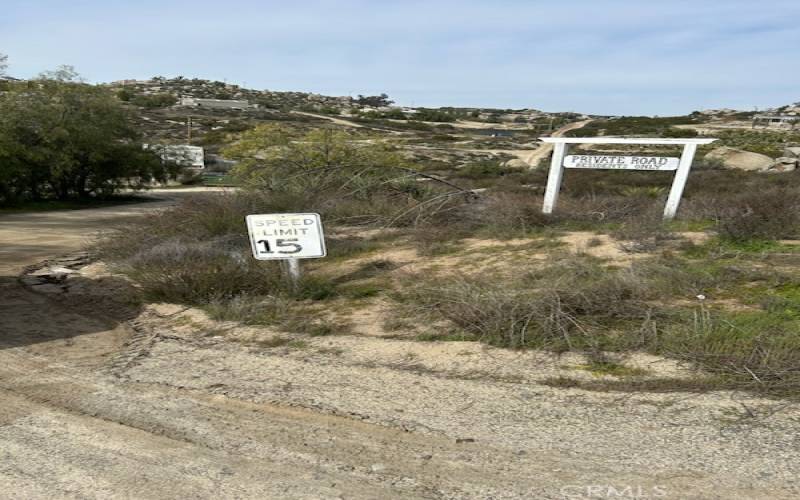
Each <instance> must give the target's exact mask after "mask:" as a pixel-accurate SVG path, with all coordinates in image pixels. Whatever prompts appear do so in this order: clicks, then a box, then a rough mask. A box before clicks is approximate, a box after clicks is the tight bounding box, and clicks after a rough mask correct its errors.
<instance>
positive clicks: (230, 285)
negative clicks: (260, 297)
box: [121, 240, 286, 304]
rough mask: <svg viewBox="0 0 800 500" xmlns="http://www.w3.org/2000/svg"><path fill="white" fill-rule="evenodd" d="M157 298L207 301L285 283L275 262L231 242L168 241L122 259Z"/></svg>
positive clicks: (137, 278)
mask: <svg viewBox="0 0 800 500" xmlns="http://www.w3.org/2000/svg"><path fill="white" fill-rule="evenodd" d="M121 268H122V269H124V270H127V271H128V272H129V274H130V275H131V277H132V278H133V279H134V280H136V282H137V283H139V284H140V285H141V286H142V289H143V291H144V292H145V294H146V295H147V296H148V297H150V298H151V299H155V300H163V301H167V302H178V303H189V304H203V303H205V302H207V301H209V300H211V299H215V298H216V299H220V298H231V297H234V296H236V295H239V294H241V293H253V294H265V293H270V292H273V291H275V290H276V289H281V288H286V287H285V286H284V287H282V286H281V284H282V281H283V278H282V276H281V273H280V270H279V269H278V267H277V265H275V263H263V262H260V261H256V260H254V259H252V258H251V257H250V256H249V255H247V252H246V250H243V249H242V248H241V247H240V246H237V245H233V244H231V242H229V241H225V240H217V241H213V240H212V241H209V242H187V241H180V240H173V241H167V242H164V243H161V244H158V245H155V246H153V247H150V248H143V249H141V250H139V251H138V252H136V254H134V255H133V256H131V257H130V258H129V259H127V260H126V261H125V262H124V263H122V265H121Z"/></svg>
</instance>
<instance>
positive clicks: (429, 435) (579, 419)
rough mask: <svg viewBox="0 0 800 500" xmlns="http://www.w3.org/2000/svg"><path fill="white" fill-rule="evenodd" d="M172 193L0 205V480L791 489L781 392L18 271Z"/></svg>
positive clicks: (793, 469) (245, 491)
mask: <svg viewBox="0 0 800 500" xmlns="http://www.w3.org/2000/svg"><path fill="white" fill-rule="evenodd" d="M158 203H160V204H158ZM168 203H170V202H169V201H163V202H157V203H154V204H151V205H149V206H148V205H129V206H125V207H117V208H113V207H112V208H102V209H92V210H85V211H71V212H63V213H48V214H45V213H41V214H19V215H14V216H5V217H0V238H2V241H3V242H4V248H3V252H4V253H3V255H2V256H3V259H4V260H3V267H2V268H0V269H1V270H2V272H1V273H0V274H2V275H3V276H2V277H0V458H2V459H1V460H0V498H137V499H139V498H145V499H147V498H153V499H156V498H158V499H163V498H481V499H482V498H679V499H688V498H704V499H705V498H720V499H722V498H725V499H729V498H764V499H766V498H770V499H775V498H797V497H798V496H800V484H798V479H797V478H798V477H800V476H798V472H800V470H798V469H800V465H798V464H800V447H798V444H799V443H798V436H800V434H798V429H799V428H800V412H799V411H798V409H797V408H796V407H795V406H793V405H788V404H786V403H785V402H781V401H769V400H762V399H757V398H752V397H747V396H745V395H741V394H733V393H727V392H720V393H711V394H688V393H669V394H630V393H593V392H586V391H580V390H575V389H554V388H550V387H547V386H545V385H542V384H541V381H542V380H543V379H544V378H546V377H548V376H553V375H558V374H561V373H563V371H564V365H565V364H570V363H572V362H574V360H570V359H568V358H562V359H554V358H551V357H549V356H544V355H541V354H537V353H531V352H525V353H520V352H512V351H507V350H502V349H492V348H487V347H485V346H481V345H479V344H475V343H466V342H464V343H461V342H453V343H434V342H414V341H408V340H400V339H382V338H370V337H355V336H334V337H320V338H313V339H306V340H307V342H306V343H305V344H303V345H302V347H291V346H281V347H273V348H265V347H258V346H255V345H249V344H247V343H246V342H241V341H239V339H241V338H243V337H244V336H246V335H256V334H259V332H255V331H253V329H252V328H249V329H247V328H244V327H236V326H234V325H223V326H224V327H225V329H226V330H225V332H224V334H221V333H220V332H218V331H214V330H213V329H211V328H210V327H209V323H208V321H207V320H206V319H204V318H203V317H202V315H201V314H200V313H199V312H198V311H193V310H184V309H183V308H177V307H173V306H166V305H157V306H146V307H132V306H130V305H129V304H127V305H126V304H125V301H124V290H125V288H126V287H128V286H129V285H128V284H127V283H125V282H124V281H122V280H120V279H118V278H114V277H113V276H107V275H103V274H102V273H95V274H91V273H88V272H87V273H85V275H75V276H72V277H70V278H69V279H68V280H67V281H66V285H65V286H64V287H62V288H61V289H53V288H50V289H45V290H43V291H42V292H37V291H34V290H35V289H37V287H33V289H30V288H27V287H24V286H22V285H21V284H20V283H19V281H18V280H17V279H16V275H17V273H18V272H19V271H20V270H21V268H22V267H23V266H25V265H28V264H30V263H32V261H36V260H41V259H43V258H46V257H51V256H53V255H56V254H61V253H65V252H67V251H74V250H76V249H78V248H79V247H80V245H81V244H82V243H83V242H84V241H85V240H86V239H87V238H90V237H91V234H92V233H93V232H94V231H96V230H102V229H103V228H104V227H107V225H108V224H109V223H111V222H116V221H120V220H125V218H126V217H130V216H134V215H136V214H139V213H142V211H146V210H152V209H157V208H160V207H163V206H164V205H166V204H168ZM209 332H210V333H209ZM262 333H263V332H262ZM645 361H647V360H645ZM650 361H653V360H650ZM650 361H647V362H650ZM655 361H657V360H655ZM671 369H675V368H674V367H673V368H671Z"/></svg>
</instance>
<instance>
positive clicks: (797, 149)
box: [783, 146, 800, 158]
mask: <svg viewBox="0 0 800 500" xmlns="http://www.w3.org/2000/svg"><path fill="white" fill-rule="evenodd" d="M783 156H786V157H789V158H800V146H790V147H788V148H786V149H784V150H783Z"/></svg>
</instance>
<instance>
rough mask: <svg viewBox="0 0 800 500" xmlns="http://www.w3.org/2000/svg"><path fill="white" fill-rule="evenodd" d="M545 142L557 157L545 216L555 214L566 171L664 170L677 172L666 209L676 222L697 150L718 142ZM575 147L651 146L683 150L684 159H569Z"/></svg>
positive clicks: (604, 139) (594, 139) (616, 139)
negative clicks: (572, 146) (672, 147)
mask: <svg viewBox="0 0 800 500" xmlns="http://www.w3.org/2000/svg"><path fill="white" fill-rule="evenodd" d="M539 139H540V140H541V141H542V142H547V143H552V144H553V157H552V159H551V161H550V173H549V175H548V177H547V188H546V189H545V193H544V204H543V206H542V212H544V213H546V214H549V213H552V212H553V210H554V209H555V207H556V203H557V201H558V192H559V190H560V189H561V180H562V178H563V176H564V169H565V168H576V169H603V170H654V171H658V170H662V171H675V177H674V178H673V181H672V187H671V189H670V191H669V197H668V198H667V204H666V206H665V207H664V219H672V218H674V217H675V214H676V213H677V211H678V205H680V201H681V197H682V196H683V189H684V187H686V181H687V179H688V178H689V170H691V168H692V161H694V155H695V153H696V152H697V146H700V145H703V144H711V143H712V142H714V141H716V139H711V138H703V139H681V138H675V139H671V138H663V139H662V138H652V137H643V138H632V137H540V138H539ZM572 144H647V145H669V146H682V147H683V151H682V153H681V157H680V159H678V158H667V157H655V156H611V155H577V154H576V155H568V154H567V153H568V152H569V147H570V145H572Z"/></svg>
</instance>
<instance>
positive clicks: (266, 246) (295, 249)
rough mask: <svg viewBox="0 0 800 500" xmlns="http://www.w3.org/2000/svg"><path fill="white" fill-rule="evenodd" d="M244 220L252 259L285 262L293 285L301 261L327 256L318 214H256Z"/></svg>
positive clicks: (297, 276)
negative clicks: (251, 250)
mask: <svg viewBox="0 0 800 500" xmlns="http://www.w3.org/2000/svg"><path fill="white" fill-rule="evenodd" d="M246 221H247V232H248V233H249V235H250V246H251V248H252V249H253V257H255V258H256V259H258V260H286V261H288V262H287V264H288V270H289V276H290V277H291V279H292V282H293V283H295V284H297V282H298V280H299V279H300V259H318V258H320V257H325V255H326V254H327V252H326V250H325V235H324V234H323V232H322V222H321V221H320V217H319V214H313V213H311V214H257V215H248V216H247V217H246Z"/></svg>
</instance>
